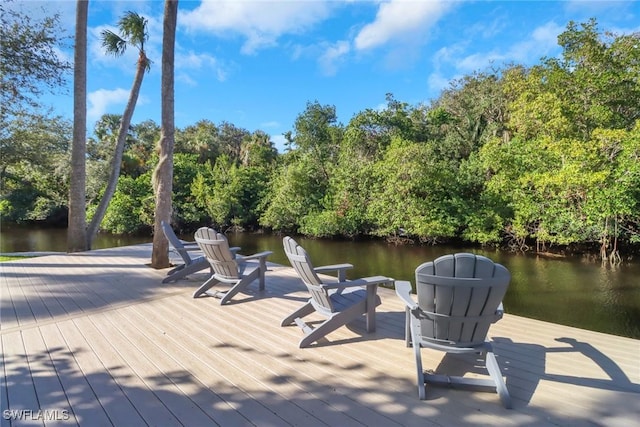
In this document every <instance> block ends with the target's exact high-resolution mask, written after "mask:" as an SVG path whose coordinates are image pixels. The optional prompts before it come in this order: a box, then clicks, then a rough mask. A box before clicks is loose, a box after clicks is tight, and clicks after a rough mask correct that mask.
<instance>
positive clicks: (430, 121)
mask: <svg viewBox="0 0 640 427" xmlns="http://www.w3.org/2000/svg"><path fill="white" fill-rule="evenodd" d="M558 42H559V44H560V46H561V47H562V49H563V55H562V56H561V57H560V58H549V59H547V58H543V59H542V60H541V61H540V63H539V64H538V65H535V66H533V67H528V68H527V67H523V66H520V65H510V66H507V67H505V68H503V69H495V70H493V69H492V70H488V71H485V72H477V73H474V74H472V75H469V76H465V77H463V78H462V79H460V80H457V81H454V82H452V83H451V85H450V87H449V88H448V89H447V90H445V91H444V92H443V93H442V94H441V96H440V97H439V98H438V99H436V100H434V101H433V102H431V103H430V104H429V105H426V104H421V105H415V106H412V105H409V104H406V103H403V102H401V101H398V100H396V99H394V97H393V96H392V95H391V94H389V95H387V106H386V108H384V109H381V110H365V111H362V112H360V113H358V114H356V115H354V117H353V118H352V119H351V120H350V121H349V123H347V124H346V125H343V124H340V123H338V122H337V114H336V110H335V107H334V106H331V105H321V104H319V103H318V102H309V103H308V104H307V106H306V109H305V110H304V111H303V112H302V113H300V115H299V116H298V118H297V119H296V121H295V123H294V125H293V130H292V132H290V133H287V134H286V135H285V136H286V138H287V139H288V147H287V150H286V152H285V153H280V154H279V153H277V152H276V151H275V149H274V147H273V144H272V142H271V141H270V138H269V136H268V135H266V134H265V133H264V132H262V131H255V132H253V133H251V132H249V131H247V130H244V129H239V128H237V127H235V126H234V125H232V124H230V123H227V122H222V123H220V124H219V125H216V124H214V123H212V122H210V121H208V120H201V121H199V122H197V123H196V124H194V125H192V126H188V127H186V128H184V129H177V130H176V136H175V141H176V145H175V160H174V162H175V172H174V186H173V188H174V199H173V200H174V210H173V216H174V222H175V224H176V226H177V227H179V228H182V229H186V228H195V227H197V226H199V225H202V224H209V225H213V226H215V227H218V228H220V229H223V230H224V229H227V228H229V227H243V228H250V229H258V228H268V229H271V230H274V231H278V232H298V233H303V234H307V235H312V236H318V237H331V236H345V237H359V236H377V237H382V238H388V239H396V240H404V239H410V240H414V241H421V242H430V243H437V242H441V241H447V240H464V241H467V242H475V243H479V244H495V245H505V246H510V247H512V248H514V249H528V248H531V247H536V248H537V249H538V250H547V249H548V248H549V247H551V246H555V247H566V246H570V245H585V244H586V245H594V247H595V248H599V249H600V251H601V255H602V257H603V258H607V257H617V256H618V254H619V248H620V247H621V245H623V244H624V245H626V246H628V245H633V244H638V243H640V37H639V35H638V34H632V35H622V36H620V35H619V36H614V35H611V34H608V33H604V32H600V31H599V30H598V28H597V24H596V22H595V21H589V22H587V23H584V24H580V25H578V24H575V23H570V24H569V25H568V27H567V29H566V31H565V32H564V33H562V34H561V35H560V36H559V38H558ZM46 122H47V121H46V120H43V123H46ZM118 123H119V117H117V116H105V117H104V118H103V120H102V121H100V122H99V123H98V124H97V126H96V129H95V132H94V133H95V138H93V139H92V140H91V144H90V146H89V153H90V157H89V159H88V170H91V171H92V172H91V173H89V174H88V175H89V176H90V177H91V181H90V182H89V183H88V192H87V194H88V197H89V199H90V200H89V201H88V204H89V206H95V203H96V202H95V200H97V199H98V198H99V195H100V192H101V191H102V189H103V188H104V185H105V182H106V173H105V170H106V169H105V165H107V164H108V160H109V159H110V158H111V157H112V153H113V147H114V141H113V131H114V129H117V125H118ZM19 128H20V126H18V125H16V126H15V130H14V131H13V137H14V139H15V141H16V147H20V146H25V147H26V146H31V144H34V145H33V146H35V144H43V143H44V142H45V140H43V139H41V138H35V137H34V135H35V132H39V131H38V130H37V129H39V127H29V128H28V129H30V130H25V129H27V128H24V129H22V130H21V131H18V129H19ZM31 132H33V133H34V135H30V133H31ZM59 135H64V134H59ZM158 139H159V127H158V126H157V125H156V124H155V123H153V122H150V121H147V122H143V123H140V124H138V125H134V126H132V127H131V130H130V134H129V136H128V138H127V145H126V148H125V155H124V158H123V165H122V172H121V174H122V176H121V179H120V182H119V183H118V188H117V191H116V194H115V196H114V199H113V201H112V203H111V205H110V206H109V209H108V212H107V215H106V217H105V220H104V221H103V223H102V227H103V228H104V229H106V230H109V231H112V232H137V231H147V230H149V229H150V227H151V225H152V224H153V218H152V216H153V193H152V188H151V171H152V170H153V168H154V166H155V164H156V163H157V161H158V160H157V154H156V152H155V149H154V146H155V142H156V141H158ZM36 141H37V142H36ZM18 144H22V145H18ZM50 144H51V145H52V147H56V149H55V150H52V151H51V152H52V153H56V152H59V153H60V154H59V156H46V157H45V158H39V157H38V156H33V158H31V157H30V156H24V157H21V158H19V157H16V158H11V160H10V162H9V164H8V165H7V166H6V167H7V174H6V176H3V190H2V191H3V194H2V201H1V202H0V213H1V214H2V216H3V217H4V218H7V219H10V220H14V221H24V220H29V219H34V218H42V217H43V213H44V212H47V210H46V207H47V206H48V205H47V203H50V204H51V206H58V205H60V203H61V201H60V198H59V195H60V194H64V191H63V190H64V189H62V188H60V185H58V184H54V183H53V181H51V180H52V179H53V178H52V176H51V175H50V174H49V172H50V171H52V170H54V171H55V170H57V168H58V167H63V164H64V161H62V158H64V153H65V151H64V150H65V149H66V145H65V144H63V143H61V141H56V140H52V141H51V142H50ZM25 150H26V151H28V150H27V149H26V148H25ZM56 150H57V151H56ZM25 162H26V163H25ZM25 168H26V169H29V174H27V173H25V172H21V171H23V170H25ZM44 169H46V170H47V171H48V172H44ZM39 170H42V171H41V172H38V171H39ZM47 174H49V175H48V176H46V179H45V177H44V176H42V175H47ZM17 175H20V177H21V178H20V179H15V178H14V179H11V178H10V176H11V177H15V176H17ZM47 180H49V181H47ZM47 182H49V184H47ZM47 201H48V202H47ZM49 212H51V210H49Z"/></svg>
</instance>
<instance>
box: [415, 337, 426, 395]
mask: <svg viewBox="0 0 640 427" xmlns="http://www.w3.org/2000/svg"><path fill="white" fill-rule="evenodd" d="M412 334H413V333H412ZM412 338H413V354H414V356H415V359H416V376H417V381H418V398H419V399H420V400H425V399H426V398H427V391H426V381H425V378H424V370H423V369H422V349H421V347H420V340H419V339H418V337H413V336H412Z"/></svg>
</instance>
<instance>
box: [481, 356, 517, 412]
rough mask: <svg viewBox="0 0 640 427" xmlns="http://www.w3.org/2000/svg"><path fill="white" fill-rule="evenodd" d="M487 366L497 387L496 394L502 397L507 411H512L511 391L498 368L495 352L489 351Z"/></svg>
mask: <svg viewBox="0 0 640 427" xmlns="http://www.w3.org/2000/svg"><path fill="white" fill-rule="evenodd" d="M485 365H486V367H487V371H489V375H490V376H491V378H492V379H493V382H494V383H495V385H496V392H497V393H498V395H499V396H500V401H501V402H502V406H504V407H505V408H507V409H511V408H512V407H513V405H512V403H511V396H509V390H508V389H507V385H506V384H505V383H504V379H503V378H502V373H501V372H500V366H498V362H497V361H496V356H495V354H494V353H493V350H491V351H487V354H486V360H485Z"/></svg>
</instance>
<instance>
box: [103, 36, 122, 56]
mask: <svg viewBox="0 0 640 427" xmlns="http://www.w3.org/2000/svg"><path fill="white" fill-rule="evenodd" d="M100 36H101V38H102V47H104V48H105V50H106V52H107V53H108V54H111V55H114V56H120V55H122V54H123V53H124V52H125V51H126V50H127V41H126V40H124V39H123V38H122V37H120V36H119V35H117V34H116V33H114V32H113V31H110V30H102V32H101V33H100Z"/></svg>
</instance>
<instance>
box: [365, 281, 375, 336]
mask: <svg viewBox="0 0 640 427" xmlns="http://www.w3.org/2000/svg"><path fill="white" fill-rule="evenodd" d="M377 289H378V287H377V286H375V285H374V286H367V312H366V324H367V332H375V330H376V306H377V304H376V302H377V301H376V297H377Z"/></svg>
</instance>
